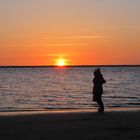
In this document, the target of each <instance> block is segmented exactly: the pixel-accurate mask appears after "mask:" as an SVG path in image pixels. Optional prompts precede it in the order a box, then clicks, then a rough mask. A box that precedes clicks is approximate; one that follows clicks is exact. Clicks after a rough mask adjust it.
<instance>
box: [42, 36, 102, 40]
mask: <svg viewBox="0 0 140 140" xmlns="http://www.w3.org/2000/svg"><path fill="white" fill-rule="evenodd" d="M100 38H104V36H93V35H91V36H90V35H87V36H85V35H81V36H63V37H47V38H44V39H100Z"/></svg>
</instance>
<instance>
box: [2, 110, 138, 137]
mask: <svg viewBox="0 0 140 140" xmlns="http://www.w3.org/2000/svg"><path fill="white" fill-rule="evenodd" d="M18 114H19V113H15V114H14V113H10V114H4V115H0V140H45V139H47V140H66V139H67V140H91V139H92V140H98V139H100V140H104V139H107V140H108V139H109V140H110V139H112V140H120V139H123V140H132V139H133V140H139V139H140V133H139V132H140V125H139V118H140V111H114V112H113V111H107V112H105V113H97V112H95V111H93V112H92V111H91V110H90V111H53V112H47V111H46V112H38V113H37V112H35V113H32V112H30V113H21V114H20V115H18Z"/></svg>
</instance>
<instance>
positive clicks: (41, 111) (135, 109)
mask: <svg viewBox="0 0 140 140" xmlns="http://www.w3.org/2000/svg"><path fill="white" fill-rule="evenodd" d="M108 112H140V108H139V107H131V108H130V107H113V108H105V112H104V113H108ZM60 113H97V109H96V108H89V109H88V108H87V109H34V110H33V109H31V110H11V111H0V117H6V116H9V117H10V116H24V115H43V114H44V115H48V114H60Z"/></svg>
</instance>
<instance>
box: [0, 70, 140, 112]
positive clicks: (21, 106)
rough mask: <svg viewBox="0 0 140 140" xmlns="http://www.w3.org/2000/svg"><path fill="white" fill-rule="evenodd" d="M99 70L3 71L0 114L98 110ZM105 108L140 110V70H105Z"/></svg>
mask: <svg viewBox="0 0 140 140" xmlns="http://www.w3.org/2000/svg"><path fill="white" fill-rule="evenodd" d="M94 70H95V67H63V68H58V67H29V68H24V67H22V68H0V112H5V111H28V110H46V109H50V110H52V109H94V108H97V107H98V106H97V104H96V102H93V101H92V88H93V84H92V79H93V71H94ZM101 71H102V74H103V76H104V78H105V79H106V81H107V83H106V84H104V86H103V88H104V94H103V101H104V104H105V108H117V107H122V108H124V107H127V108H135V107H136V108H140V67H102V68H101Z"/></svg>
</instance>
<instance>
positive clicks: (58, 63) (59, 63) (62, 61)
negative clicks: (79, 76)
mask: <svg viewBox="0 0 140 140" xmlns="http://www.w3.org/2000/svg"><path fill="white" fill-rule="evenodd" d="M66 65H67V64H66V60H65V59H62V58H60V59H57V60H56V66H59V67H63V66H66Z"/></svg>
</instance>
